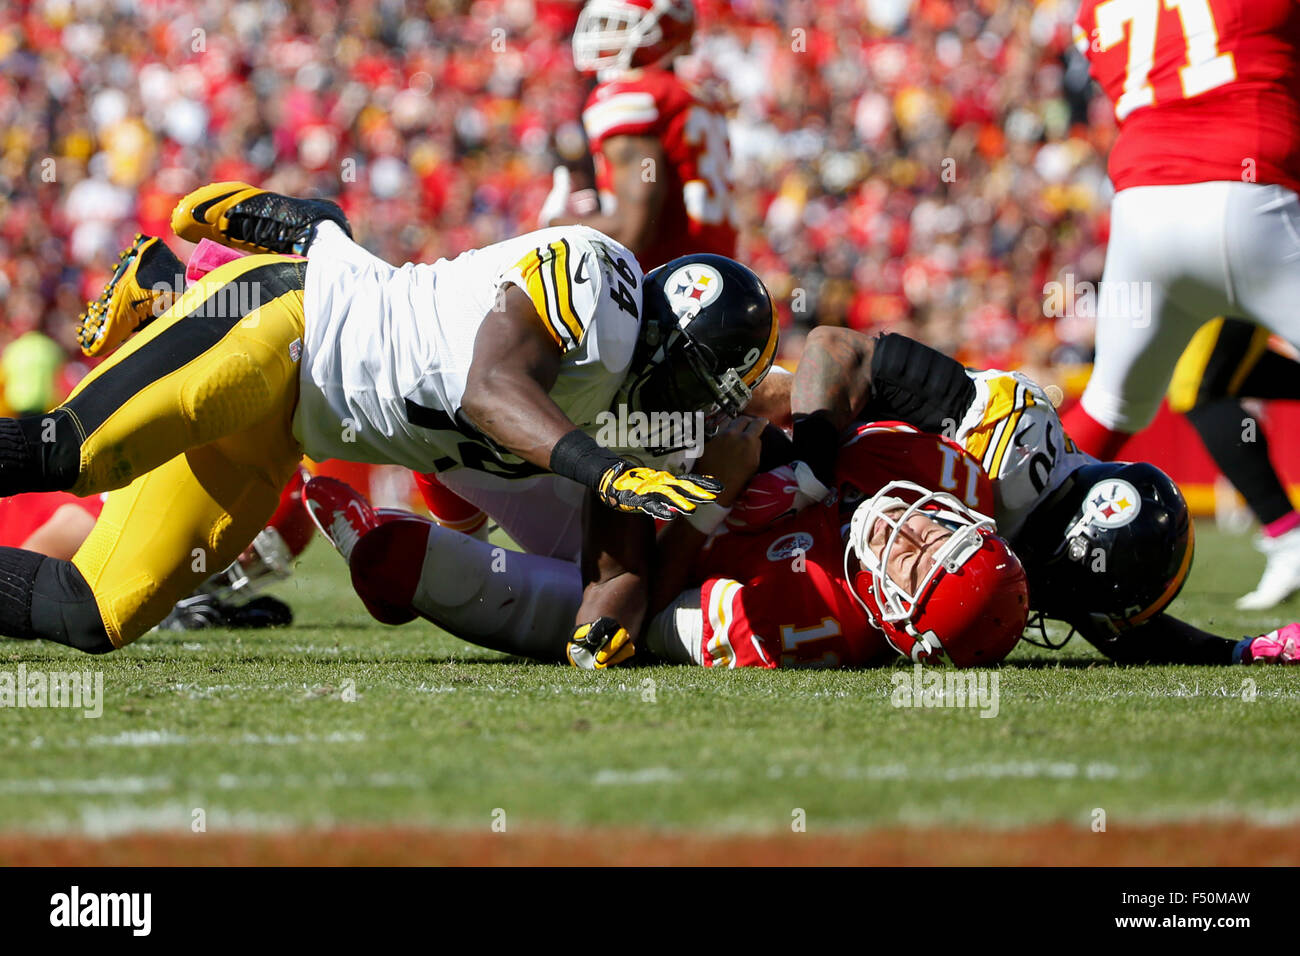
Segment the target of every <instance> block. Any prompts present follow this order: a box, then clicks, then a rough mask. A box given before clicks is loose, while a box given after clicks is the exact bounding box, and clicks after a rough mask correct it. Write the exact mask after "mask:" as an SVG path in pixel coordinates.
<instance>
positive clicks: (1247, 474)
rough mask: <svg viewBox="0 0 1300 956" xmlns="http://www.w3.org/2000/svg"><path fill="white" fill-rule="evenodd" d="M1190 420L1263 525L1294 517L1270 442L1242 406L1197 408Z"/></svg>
mask: <svg viewBox="0 0 1300 956" xmlns="http://www.w3.org/2000/svg"><path fill="white" fill-rule="evenodd" d="M1280 357H1281V356H1279V358H1280ZM1187 420H1188V421H1189V422H1191V423H1192V426H1193V427H1194V428H1195V429H1196V431H1197V432H1198V433H1199V434H1200V436H1201V441H1203V442H1204V443H1205V448H1206V450H1207V451H1208V452H1209V453H1210V457H1211V458H1213V459H1214V462H1215V464H1216V465H1218V466H1219V470H1220V471H1222V472H1223V473H1224V474H1225V475H1226V476H1227V477H1228V480H1229V481H1231V482H1232V484H1233V485H1234V486H1235V487H1236V489H1237V490H1238V491H1240V492H1241V495H1242V497H1243V498H1245V499H1246V504H1248V505H1249V506H1250V510H1251V511H1253V512H1254V513H1255V517H1256V518H1258V519H1259V523H1260V524H1272V523H1273V522H1274V521H1277V520H1278V519H1279V518H1282V517H1285V516H1286V515H1288V514H1290V513H1291V499H1290V498H1289V497H1287V493H1286V489H1285V488H1283V487H1282V482H1281V480H1280V479H1279V478H1278V476H1277V472H1276V471H1275V470H1274V468H1273V462H1272V461H1271V460H1270V459H1269V454H1268V438H1267V436H1265V434H1264V431H1263V429H1262V428H1261V427H1260V425H1259V422H1258V421H1253V419H1252V416H1251V415H1249V414H1248V413H1247V412H1246V410H1245V409H1244V408H1243V407H1242V406H1241V403H1240V402H1238V401H1236V400H1235V399H1231V398H1223V399H1219V400H1218V401H1212V402H1207V403H1206V404H1204V405H1198V406H1197V407H1196V408H1193V409H1192V410H1191V411H1190V412H1188V413H1187ZM1247 439H1249V440H1247Z"/></svg>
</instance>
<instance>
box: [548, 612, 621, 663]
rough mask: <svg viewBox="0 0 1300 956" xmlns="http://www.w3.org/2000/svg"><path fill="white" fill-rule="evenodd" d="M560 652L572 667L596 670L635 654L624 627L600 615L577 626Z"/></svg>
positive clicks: (610, 618)
mask: <svg viewBox="0 0 1300 956" xmlns="http://www.w3.org/2000/svg"><path fill="white" fill-rule="evenodd" d="M564 652H565V654H567V655H568V658H569V663H570V664H572V665H573V666H574V667H579V668H581V669H582V670H584V671H599V670H604V669H605V668H606V667H615V666H617V665H619V664H622V663H623V662H624V661H626V660H629V659H631V657H632V655H633V654H635V653H636V644H634V643H633V641H632V636H631V635H630V634H628V632H627V628H625V627H619V624H618V621H616V620H614V619H613V618H612V617H602V618H600V619H598V620H595V621H592V622H591V623H590V624H583V625H580V626H579V627H578V628H577V629H576V630H575V631H574V632H573V637H571V638H569V645H568V647H566V648H565V649H564Z"/></svg>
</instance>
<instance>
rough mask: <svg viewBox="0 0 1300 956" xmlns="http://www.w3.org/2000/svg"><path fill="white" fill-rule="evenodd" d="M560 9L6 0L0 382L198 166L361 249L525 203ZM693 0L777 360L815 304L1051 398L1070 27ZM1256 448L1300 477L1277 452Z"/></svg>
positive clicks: (565, 148)
mask: <svg viewBox="0 0 1300 956" xmlns="http://www.w3.org/2000/svg"><path fill="white" fill-rule="evenodd" d="M580 6H581V3H580V0H477V2H469V3H467V2H443V0H428V2H423V3H421V2H400V0H388V2H385V0H379V2H373V0H361V2H330V0H310V2H296V0H295V2H282V0H245V2H241V3H238V4H229V3H227V2H225V0H200V2H184V3H180V2H171V0H140V2H137V3H132V4H126V3H117V2H110V0H38V2H18V3H9V4H6V5H5V6H4V8H3V9H0V350H2V351H0V375H2V376H3V389H2V390H0V399H2V400H0V406H3V407H4V409H5V410H8V411H13V410H31V409H34V408H38V407H48V406H50V405H52V404H54V403H56V402H57V401H58V400H59V399H60V398H61V397H62V396H63V395H64V394H66V393H67V391H68V390H70V389H71V387H72V386H73V385H75V383H76V382H77V380H78V379H79V378H80V377H81V376H82V375H84V374H85V372H86V371H87V365H86V364H85V362H84V361H83V360H82V358H81V357H80V355H79V353H78V352H77V350H76V345H75V338H74V329H75V321H74V320H75V317H76V315H77V314H78V313H79V312H80V311H81V309H82V308H83V306H84V303H85V301H86V300H87V299H90V298H94V297H96V296H97V295H98V294H99V291H100V289H101V287H102V285H103V283H104V281H106V279H107V277H108V274H109V270H110V268H111V265H112V263H113V262H114V260H115V258H116V254H117V252H118V250H119V249H120V248H121V247H122V246H123V245H124V244H125V243H126V242H127V241H129V239H130V237H131V235H132V234H133V233H135V232H137V231H143V232H146V233H151V234H155V235H164V236H168V237H169V239H170V241H171V243H172V245H173V247H174V248H175V249H176V250H177V251H178V252H180V253H182V254H184V252H185V251H187V250H186V249H185V248H184V247H185V246H186V244H184V243H181V242H180V241H179V240H176V239H175V238H174V237H171V235H170V231H169V229H168V226H167V219H168V215H169V214H170V211H171V208H172V206H173V204H174V203H175V201H176V200H177V199H178V198H179V197H180V196H181V195H183V194H184V193H185V192H187V191H188V190H190V189H191V188H193V187H194V186H197V185H199V184H201V183H203V182H207V181H214V180H225V179H243V180H248V181H250V182H255V183H259V184H262V185H265V186H267V187H269V188H272V189H275V190H278V191H282V192H288V193H294V194H319V195H323V196H327V197H331V198H334V199H336V200H337V201H338V202H339V203H340V204H341V205H342V206H343V207H344V209H345V211H346V212H347V213H348V215H349V217H350V218H351V220H352V222H353V224H354V228H355V231H356V234H357V238H358V239H359V240H361V241H362V242H363V243H365V244H366V245H367V246H368V247H369V248H371V249H372V250H373V251H374V252H376V253H377V254H378V255H380V256H382V257H384V258H386V259H388V260H389V261H393V262H403V261H408V260H425V261H429V260H433V259H435V258H438V257H439V256H451V255H455V254H457V253H458V252H460V251H462V250H464V249H467V248H471V247H474V246H478V245H483V244H486V243H490V242H494V241H497V240H499V239H502V238H505V237H507V236H510V235H514V234H517V233H520V232H525V231H528V230H529V229H531V228H534V226H535V217H536V214H537V211H538V209H539V208H540V206H541V203H542V199H543V197H544V196H545V194H546V192H547V190H548V188H549V182H550V170H551V168H552V166H553V165H554V163H555V162H556V160H557V159H558V158H561V157H572V156H573V155H574V154H575V152H581V150H582V149H583V145H582V139H581V137H582V134H581V130H580V127H579V123H578V116H579V112H580V109H581V105H582V103H583V100H584V98H585V93H586V91H587V89H588V87H589V83H590V80H588V79H587V78H584V77H582V76H580V75H579V74H577V73H576V72H574V70H573V67H572V61H571V57H570V53H569V36H570V34H571V31H572V26H573V23H574V21H575V19H576V17H577V13H578V9H579V7H580ZM697 6H698V8H699V16H700V29H699V31H698V33H697V40H696V49H695V55H694V56H693V57H691V58H690V59H689V60H686V61H684V62H683V63H682V64H681V66H682V67H683V68H684V72H685V74H686V75H687V76H688V77H689V78H690V79H692V80H694V81H695V82H698V83H701V84H708V85H711V86H714V87H715V88H717V89H718V90H720V91H723V93H724V95H725V96H726V97H727V99H728V100H729V102H730V103H731V104H732V105H733V111H732V117H731V134H732V152H733V178H734V184H735V196H736V200H737V210H736V211H737V217H738V223H739V227H740V237H741V238H740V250H739V258H740V259H741V260H742V261H744V262H746V263H747V264H750V265H751V266H753V267H754V268H755V270H756V271H758V272H759V274H760V275H761V276H762V277H763V279H764V280H765V281H766V282H767V283H768V286H769V288H770V289H771V290H772V292H773V294H774V296H775V297H776V299H777V302H778V304H779V307H780V309H781V318H782V325H783V335H782V352H781V356H780V359H781V361H782V362H783V363H784V364H787V365H792V364H793V363H795V362H797V361H798V358H799V353H800V349H801V345H802V337H803V334H804V333H805V332H806V331H807V329H809V328H811V327H812V326H814V325H817V324H836V325H848V326H851V327H853V328H858V329H872V328H880V327H888V328H891V329H894V330H897V331H904V332H907V333H908V334H912V335H915V336H916V337H918V338H921V339H923V340H924V341H927V342H929V343H931V344H933V345H936V346H938V347H940V348H943V349H944V350H945V351H948V352H950V353H952V354H955V355H956V356H958V357H959V358H960V359H961V360H962V361H964V362H966V363H968V364H973V365H978V366H999V367H1022V368H1024V369H1025V370H1026V371H1028V372H1029V373H1030V374H1031V375H1033V376H1035V377H1036V378H1038V379H1039V380H1040V381H1042V382H1043V383H1044V384H1056V385H1059V386H1060V387H1061V388H1062V391H1063V394H1064V395H1065V396H1066V400H1067V401H1069V400H1070V398H1071V397H1073V396H1074V395H1077V393H1078V392H1079V391H1080V390H1081V388H1082V384H1083V382H1084V381H1085V379H1086V374H1087V367H1088V366H1087V362H1088V361H1089V359H1090V357H1091V341H1092V332H1093V327H1092V322H1091V321H1090V318H1089V317H1088V316H1087V315H1086V314H1078V313H1082V312H1085V311H1086V310H1084V309H1079V310H1076V309H1074V307H1073V301H1072V300H1070V299H1069V298H1068V296H1067V298H1066V302H1065V306H1066V307H1065V309H1064V312H1065V314H1064V315H1059V316H1048V315H1045V308H1044V300H1045V297H1044V286H1045V285H1046V284H1047V283H1049V282H1054V281H1055V282H1061V283H1063V284H1064V285H1065V288H1066V289H1067V290H1068V289H1072V288H1073V289H1080V288H1084V286H1083V285H1082V283H1091V282H1096V281H1097V279H1099V277H1100V275H1101V271H1102V266H1103V262H1104V256H1105V246H1106V237H1107V228H1108V218H1107V207H1108V203H1109V199H1110V192H1109V185H1108V183H1107V179H1106V164H1105V157H1106V155H1107V153H1108V151H1109V148H1110V144H1111V142H1112V140H1113V138H1114V135H1115V128H1114V122H1113V119H1112V114H1111V111H1110V109H1109V107H1108V105H1107V103H1106V102H1105V99H1104V97H1102V96H1100V95H1095V96H1094V95H1092V93H1093V91H1092V90H1091V89H1090V87H1089V83H1088V77H1087V70H1086V64H1085V63H1084V61H1083V59H1082V58H1081V57H1079V56H1077V55H1076V54H1075V53H1074V51H1073V49H1072V47H1071V44H1070V23H1071V19H1072V17H1073V13H1074V9H1075V7H1076V6H1077V4H1076V3H1075V2H1074V0H1043V2H1037V3H1034V2H1027V0H1019V2H996V0H958V2H938V0H819V2H815V3H814V2H787V3H779V2H774V0H749V2H737V3H720V2H716V0H698V2H697ZM1265 423H1266V424H1265V427H1266V428H1268V429H1270V430H1277V429H1285V428H1289V427H1292V426H1294V425H1298V424H1300V416H1296V415H1295V413H1294V410H1293V409H1288V408H1284V407H1282V406H1277V407H1275V408H1272V409H1269V410H1268V412H1267V414H1266V417H1265ZM1288 446H1289V447H1288ZM1274 449H1275V454H1276V455H1278V456H1279V464H1280V466H1281V469H1282V471H1283V474H1284V476H1286V477H1288V478H1296V477H1297V476H1300V448H1296V447H1295V446H1294V445H1292V443H1285V444H1283V443H1275V445H1274ZM1127 451H1128V456H1131V457H1146V458H1150V459H1151V460H1153V461H1156V462H1157V463H1159V464H1161V465H1162V466H1163V467H1165V468H1166V469H1167V470H1169V471H1170V472H1171V473H1172V474H1173V475H1174V476H1175V478H1177V479H1178V480H1179V481H1180V483H1181V484H1183V485H1184V488H1185V490H1186V491H1187V492H1188V497H1189V501H1190V502H1191V504H1192V505H1193V507H1194V508H1195V509H1196V510H1198V511H1206V510H1209V509H1212V508H1213V507H1214V494H1213V489H1214V487H1215V484H1216V480H1215V476H1216V472H1215V470H1214V467H1213V465H1212V464H1211V463H1210V461H1209V459H1208V457H1207V456H1206V455H1205V454H1204V452H1203V450H1202V448H1201V446H1200V443H1199V441H1198V440H1197V439H1196V437H1195V434H1194V433H1193V432H1192V431H1191V429H1190V428H1189V427H1188V426H1187V425H1186V424H1185V423H1184V422H1182V421H1181V420H1180V419H1176V418H1174V417H1173V416H1170V415H1169V414H1168V413H1167V412H1163V413H1162V415H1161V418H1160V419H1159V420H1158V422H1157V425H1156V426H1155V427H1154V428H1153V429H1152V430H1150V431H1149V432H1148V433H1146V434H1145V435H1143V436H1141V437H1140V438H1139V439H1138V440H1137V441H1136V442H1135V443H1134V444H1133V445H1132V446H1130V448H1129V449H1128V450H1127ZM1219 485H1220V487H1222V483H1221V482H1219ZM374 490H376V491H379V489H374ZM394 496H396V497H401V496H403V492H402V490H401V489H400V488H399V489H391V490H390V492H389V493H388V494H387V495H385V494H384V493H383V492H380V497H381V498H382V497H394ZM1220 503H1221V504H1222V499H1221V501H1220Z"/></svg>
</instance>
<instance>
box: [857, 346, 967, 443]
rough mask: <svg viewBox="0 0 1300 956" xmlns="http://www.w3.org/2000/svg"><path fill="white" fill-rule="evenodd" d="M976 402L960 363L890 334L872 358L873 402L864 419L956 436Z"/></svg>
mask: <svg viewBox="0 0 1300 956" xmlns="http://www.w3.org/2000/svg"><path fill="white" fill-rule="evenodd" d="M973 401H975V383H974V382H973V381H972V380H971V378H970V376H969V375H967V374H966V369H965V368H964V367H963V366H962V364H961V363H960V362H958V361H957V360H956V359H954V358H951V357H949V356H947V355H944V354H943V353H942V352H940V351H938V350H936V349H932V348H930V346H928V345H923V344H921V343H920V342H917V341H916V340H915V339H909V338H908V337H907V336H905V335H897V334H895V333H893V332H887V333H885V334H884V335H881V336H880V337H879V338H878V339H876V348H875V351H874V352H873V353H872V356H871V398H870V400H868V402H867V407H866V408H865V409H864V410H863V414H862V415H860V416H859V417H860V418H862V419H864V420H876V421H882V420H886V419H894V420H897V421H902V422H907V423H908V424H909V425H915V426H916V427H917V428H919V429H921V430H922V431H927V432H935V433H937V434H947V435H949V436H951V435H952V434H953V433H954V432H955V430H956V427H957V423H958V422H960V421H961V420H962V419H963V418H965V417H966V411H967V409H969V408H970V405H971V402H973Z"/></svg>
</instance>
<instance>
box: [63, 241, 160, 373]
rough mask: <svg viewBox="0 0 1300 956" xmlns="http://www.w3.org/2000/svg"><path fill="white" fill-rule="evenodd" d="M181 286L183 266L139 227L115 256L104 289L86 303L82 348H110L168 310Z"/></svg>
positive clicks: (102, 351)
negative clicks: (120, 252) (116, 258)
mask: <svg viewBox="0 0 1300 956" xmlns="http://www.w3.org/2000/svg"><path fill="white" fill-rule="evenodd" d="M184 285H185V266H184V264H183V263H182V262H181V260H180V259H178V258H176V255H175V254H174V253H173V252H172V251H171V250H170V249H168V248H167V245H166V243H164V242H163V241H162V240H161V239H159V238H158V237H157V236H146V235H143V234H141V233H138V232H137V233H136V234H135V238H134V239H132V240H131V244H130V245H129V246H127V247H126V248H125V249H123V250H122V254H121V255H120V256H118V260H117V267H116V268H115V269H114V270H113V274H112V276H110V277H109V280H108V284H107V285H105V286H104V291H103V293H102V294H101V295H100V297H99V298H98V299H96V300H95V301H94V302H87V303H86V311H85V312H83V313H82V314H81V318H80V320H79V324H78V326H77V341H78V342H79V343H80V344H81V351H82V353H83V354H85V355H87V356H91V357H94V356H96V355H107V354H108V353H109V352H112V351H113V350H114V349H115V348H117V347H118V346H119V345H121V344H122V343H123V342H125V341H126V340H127V339H128V338H130V337H131V336H132V335H133V334H135V333H136V332H138V331H140V329H142V328H144V327H145V326H146V325H148V324H149V323H150V322H152V321H153V320H154V319H156V318H158V316H160V315H162V314H163V313H164V312H166V311H167V310H168V309H169V308H170V307H171V304H172V302H174V301H175V299H176V296H178V295H180V293H181V292H182V291H183V290H184Z"/></svg>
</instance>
